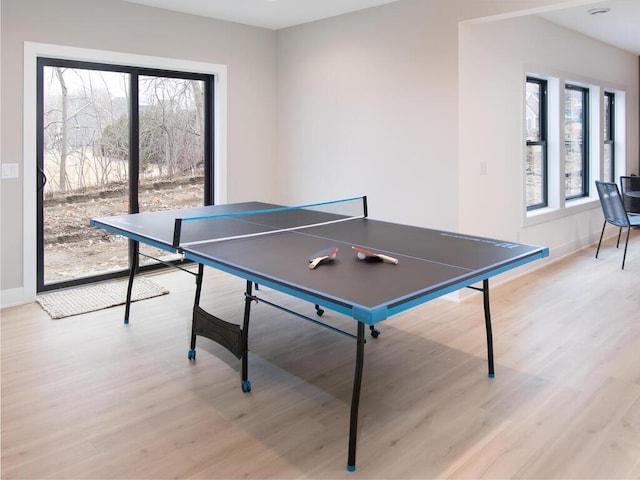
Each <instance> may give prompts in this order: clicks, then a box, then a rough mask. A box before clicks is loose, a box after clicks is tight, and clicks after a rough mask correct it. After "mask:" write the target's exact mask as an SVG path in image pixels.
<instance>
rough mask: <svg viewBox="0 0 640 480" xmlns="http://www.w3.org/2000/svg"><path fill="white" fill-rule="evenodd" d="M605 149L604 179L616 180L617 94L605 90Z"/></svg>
mask: <svg viewBox="0 0 640 480" xmlns="http://www.w3.org/2000/svg"><path fill="white" fill-rule="evenodd" d="M603 138H604V150H603V152H604V153H603V159H602V160H603V177H602V178H603V179H604V180H606V181H609V182H615V181H616V180H615V177H616V172H615V154H614V148H613V147H614V138H615V94H614V93H612V92H604V136H603Z"/></svg>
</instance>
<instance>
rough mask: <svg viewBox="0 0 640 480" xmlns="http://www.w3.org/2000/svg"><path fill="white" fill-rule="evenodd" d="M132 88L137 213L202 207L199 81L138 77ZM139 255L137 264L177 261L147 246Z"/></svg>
mask: <svg viewBox="0 0 640 480" xmlns="http://www.w3.org/2000/svg"><path fill="white" fill-rule="evenodd" d="M138 86H139V87H138V88H139V118H140V120H139V125H140V127H139V138H140V145H139V148H140V173H139V187H138V199H139V206H140V211H141V212H143V211H157V210H167V209H175V208H184V207H195V206H201V205H203V203H204V196H205V187H204V185H205V179H204V151H205V149H204V130H205V122H204V111H205V108H204V98H205V96H204V89H205V82H204V81H202V80H192V79H184V78H169V77H162V76H145V75H140V77H139V80H138ZM140 252H141V253H143V254H144V255H143V256H142V257H141V258H140V262H141V264H142V265H148V264H149V263H153V261H154V260H152V259H150V258H149V257H156V258H162V259H163V260H165V261H167V260H174V259H176V258H177V256H176V255H168V254H167V253H166V252H159V251H158V250H157V249H154V248H151V247H149V246H147V245H140Z"/></svg>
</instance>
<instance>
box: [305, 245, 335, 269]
mask: <svg viewBox="0 0 640 480" xmlns="http://www.w3.org/2000/svg"><path fill="white" fill-rule="evenodd" d="M337 254H338V247H332V248H325V249H324V250H321V251H319V252H317V253H314V254H313V255H311V256H310V257H309V268H310V269H312V270H313V269H314V268H316V267H317V266H318V265H319V264H320V263H322V262H329V261H332V260H334V259H335V258H336V255H337Z"/></svg>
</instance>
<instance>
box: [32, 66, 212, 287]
mask: <svg viewBox="0 0 640 480" xmlns="http://www.w3.org/2000/svg"><path fill="white" fill-rule="evenodd" d="M213 81H214V78H213V76H210V75H201V74H192V73H188V72H168V71H155V70H153V71H152V70H148V69H142V68H133V67H123V66H116V65H102V64H89V63H86V62H82V63H81V62H71V61H67V60H56V59H44V58H41V59H39V61H38V122H39V126H38V133H39V134H38V159H37V160H38V172H39V180H38V181H39V188H38V199H37V202H38V242H37V245H38V291H45V290H51V289H55V288H60V287H66V286H70V285H76V284H81V283H87V282H91V281H96V280H99V279H103V278H108V277H114V276H118V275H122V274H123V273H125V272H126V271H127V270H128V268H129V262H130V258H129V257H130V256H129V251H130V249H131V246H130V245H129V244H128V242H127V241H126V240H124V239H122V238H120V237H117V236H115V235H108V234H106V233H105V232H103V231H101V230H97V229H93V228H91V227H90V226H89V219H90V218H92V217H99V216H107V215H118V214H123V213H134V212H138V211H154V210H164V209H171V208H181V207H190V206H197V205H203V204H210V203H213V188H212V186H213V174H212V172H213V171H214V169H213V162H214V158H213V148H212V141H213V140H212V139H213V135H212V128H211V126H212V125H213V111H214V110H213ZM142 252H143V253H144V254H145V255H149V256H151V257H162V258H163V260H165V261H166V260H171V259H172V258H171V256H170V255H167V254H166V253H165V252H158V251H152V250H144V251H142ZM142 258H144V259H147V258H148V257H146V256H144V257H142ZM153 264H154V261H152V260H148V259H147V260H144V261H143V262H142V265H143V268H149V267H151V266H152V265H153Z"/></svg>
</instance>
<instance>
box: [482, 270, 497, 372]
mask: <svg viewBox="0 0 640 480" xmlns="http://www.w3.org/2000/svg"><path fill="white" fill-rule="evenodd" d="M482 295H483V298H484V322H485V324H486V327H487V359H488V362H489V378H493V377H495V371H494V368H493V334H492V332H491V311H490V309H489V279H488V278H487V279H484V280H483V281H482Z"/></svg>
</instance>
